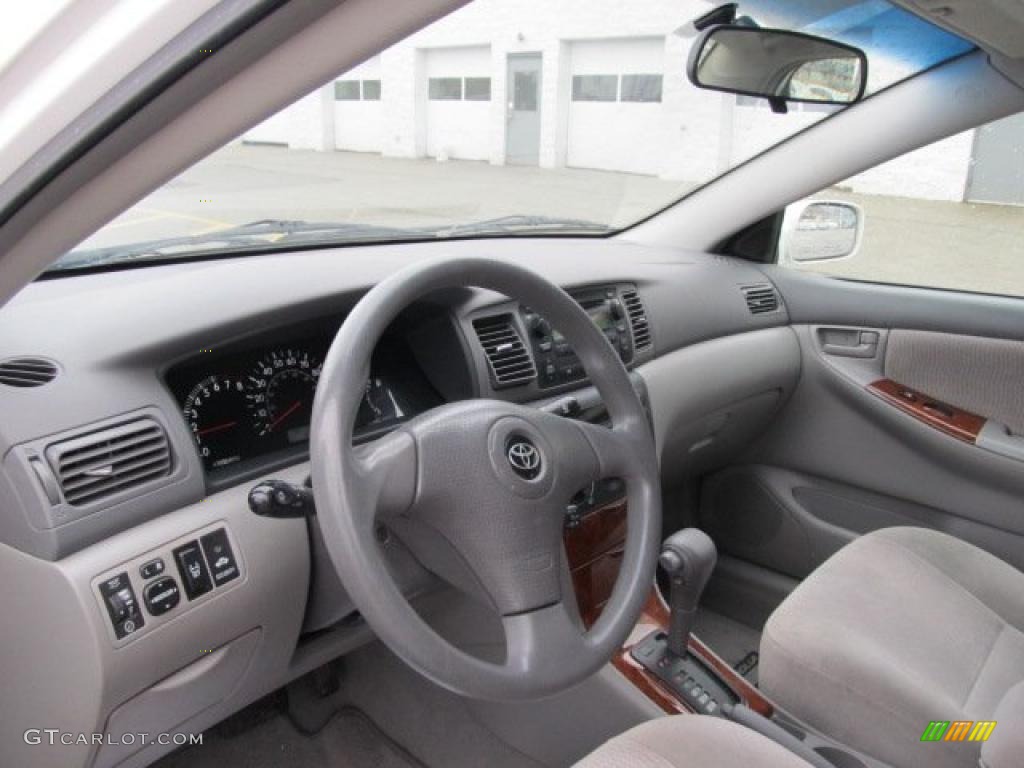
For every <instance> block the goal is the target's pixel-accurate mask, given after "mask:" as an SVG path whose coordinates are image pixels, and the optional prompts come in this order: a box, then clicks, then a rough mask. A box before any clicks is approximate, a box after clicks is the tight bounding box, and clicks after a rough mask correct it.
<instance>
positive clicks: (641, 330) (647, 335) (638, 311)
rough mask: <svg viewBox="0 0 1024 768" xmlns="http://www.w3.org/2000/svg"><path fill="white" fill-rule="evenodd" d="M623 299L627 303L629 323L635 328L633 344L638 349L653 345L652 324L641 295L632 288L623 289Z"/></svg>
mask: <svg viewBox="0 0 1024 768" xmlns="http://www.w3.org/2000/svg"><path fill="white" fill-rule="evenodd" d="M622 301H623V303H624V304H625V305H626V314H627V315H629V324H630V326H631V327H632V328H633V345H634V346H635V347H636V348H637V349H646V348H647V347H649V346H651V324H650V323H649V322H648V320H647V310H646V309H644V305H643V302H641V301H640V295H639V294H638V293H637V292H636V291H635V290H632V289H631V290H628V291H623V293H622Z"/></svg>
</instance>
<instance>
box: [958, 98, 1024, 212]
mask: <svg viewBox="0 0 1024 768" xmlns="http://www.w3.org/2000/svg"><path fill="white" fill-rule="evenodd" d="M973 160H974V165H973V169H972V171H971V180H970V183H969V184H968V187H967V199H968V200H970V201H971V202H976V203H1001V204H1003V205H1024V113H1022V114H1019V115H1014V116H1013V117H1007V118H1005V119H1003V120H999V121H998V122H995V123H991V124H989V125H984V126H982V127H981V128H979V129H978V132H977V134H976V136H975V139H974V158H973Z"/></svg>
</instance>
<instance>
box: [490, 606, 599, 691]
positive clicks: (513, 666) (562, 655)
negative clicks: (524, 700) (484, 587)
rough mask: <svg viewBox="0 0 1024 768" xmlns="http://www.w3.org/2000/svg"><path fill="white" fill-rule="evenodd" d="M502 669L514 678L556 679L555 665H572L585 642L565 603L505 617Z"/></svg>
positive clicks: (503, 620)
mask: <svg viewBox="0 0 1024 768" xmlns="http://www.w3.org/2000/svg"><path fill="white" fill-rule="evenodd" d="M502 625H503V626H504V629H505V646H506V651H505V667H506V669H507V670H508V671H509V672H510V673H511V674H513V675H521V676H523V677H534V678H541V679H543V678H545V677H547V678H549V679H554V678H556V677H557V676H558V672H557V670H556V669H555V667H556V666H562V665H565V664H572V663H573V661H572V659H573V658H574V657H575V656H576V655H578V654H579V651H580V646H581V644H582V643H585V642H586V638H585V636H584V634H583V632H582V630H581V628H580V627H579V626H578V625H577V624H576V623H575V622H574V621H573V619H572V617H571V616H570V615H569V611H568V610H567V609H566V606H565V603H564V602H562V601H559V602H557V603H554V604H552V605H547V606H544V607H542V608H537V609H535V610H532V611H526V612H524V613H518V614H515V615H514V616H505V617H504V618H503V619H502Z"/></svg>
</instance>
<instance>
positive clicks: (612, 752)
mask: <svg viewBox="0 0 1024 768" xmlns="http://www.w3.org/2000/svg"><path fill="white" fill-rule="evenodd" d="M751 766H758V768H810V763H807V762H804V761H803V760H801V759H800V758H799V757H797V756H796V755H794V754H792V753H791V752H788V751H786V750H785V749H783V748H782V747H780V746H779V745H778V744H776V743H775V742H773V741H769V740H768V739H766V738H765V737H764V736H761V735H760V734H759V733H755V732H754V731H752V730H750V729H748V728H744V727H743V726H741V725H736V724H735V723H732V722H729V721H728V720H722V719H720V718H717V717H706V716H702V715H675V716H672V717H661V718H658V719H657V720H651V721H650V722H647V723H644V724H643V725H638V726H636V727H635V728H633V729H631V730H628V731H626V732H625V733H623V734H621V735H619V736H616V737H615V738H614V739H611V740H610V741H608V742H607V743H605V744H604V746H602V747H599V748H598V749H596V750H595V751H594V752H592V753H590V754H589V755H588V756H587V757H585V758H583V760H581V761H580V762H578V763H576V765H575V768H750V767H751ZM1000 768H1001V767H1000Z"/></svg>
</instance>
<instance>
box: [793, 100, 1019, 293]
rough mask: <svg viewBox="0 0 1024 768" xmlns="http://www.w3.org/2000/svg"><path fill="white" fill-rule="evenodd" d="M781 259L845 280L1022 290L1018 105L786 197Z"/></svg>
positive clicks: (992, 290) (957, 288) (990, 290)
mask: <svg viewBox="0 0 1024 768" xmlns="http://www.w3.org/2000/svg"><path fill="white" fill-rule="evenodd" d="M779 262H780V263H781V264H783V265H785V266H789V267H792V268H794V269H801V270H806V271H813V272H818V273H822V274H825V275H831V276H834V277H841V278H846V279H850V280H861V281H866V282H874V283H892V284H897V285H909V286H919V287H924V288H942V289H948V290H954V291H972V292H979V293H994V294H1004V295H1008V296H1024V113H1021V114H1019V115H1016V116H1014V117H1009V118H1006V119H1004V120H999V121H996V122H994V123H989V124H988V125H984V126H982V127H980V128H978V129H976V130H972V131H967V132H965V133H961V134H958V135H956V136H953V137H951V138H948V139H945V140H943V141H939V142H936V143H934V144H931V145H929V146H927V147H923V148H921V149H918V150H915V151H914V152H910V153H908V154H906V155H903V156H901V157H898V158H896V159H894V160H891V161H889V162H887V163H884V164H882V165H879V166H876V167H875V168H872V169H870V170H868V171H865V172H864V173H861V174H858V175H857V176H854V177H852V178H850V179H846V180H845V181H843V182H841V183H840V184H837V185H835V186H833V187H830V188H829V189H825V190H822V191H821V192H819V193H818V194H816V195H813V196H812V197H811V198H810V199H808V200H802V201H800V202H799V203H796V204H794V205H792V206H790V207H789V208H787V210H786V214H785V218H784V223H783V227H782V235H781V237H780V241H779Z"/></svg>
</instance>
